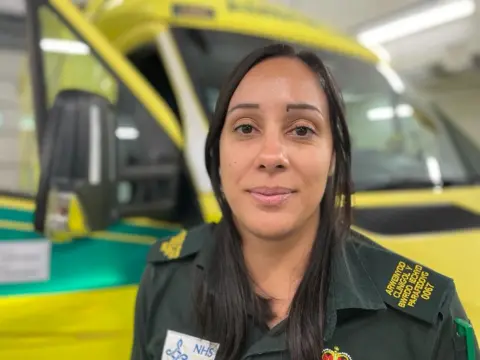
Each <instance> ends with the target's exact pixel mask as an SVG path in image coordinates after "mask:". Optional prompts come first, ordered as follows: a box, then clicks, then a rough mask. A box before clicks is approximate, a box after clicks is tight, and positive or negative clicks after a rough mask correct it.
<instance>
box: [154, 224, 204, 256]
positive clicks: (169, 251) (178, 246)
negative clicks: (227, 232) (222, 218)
mask: <svg viewBox="0 0 480 360" xmlns="http://www.w3.org/2000/svg"><path fill="white" fill-rule="evenodd" d="M207 236H211V232H210V228H209V225H208V224H205V225H201V226H199V227H196V228H193V229H191V230H189V231H187V230H181V231H179V232H178V233H177V234H175V235H173V236H170V237H166V238H162V239H160V240H158V241H157V242H156V243H155V244H153V245H152V247H151V248H150V251H149V253H148V255H147V262H149V263H161V262H167V261H172V260H176V259H181V258H185V257H187V256H190V255H194V254H196V253H198V252H199V251H200V249H201V248H202V246H203V243H204V242H205V238H206V237H207Z"/></svg>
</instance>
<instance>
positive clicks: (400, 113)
mask: <svg viewBox="0 0 480 360" xmlns="http://www.w3.org/2000/svg"><path fill="white" fill-rule="evenodd" d="M395 115H396V116H397V117H399V118H407V117H410V116H412V115H413V108H412V107H411V106H410V105H407V104H401V105H398V106H397V107H396V114H395V113H394V108H393V107H388V106H387V107H379V108H374V109H370V110H368V111H367V117H368V119H369V120H371V121H379V120H390V119H393V118H394V116H395Z"/></svg>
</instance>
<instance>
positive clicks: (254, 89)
mask: <svg viewBox="0 0 480 360" xmlns="http://www.w3.org/2000/svg"><path fill="white" fill-rule="evenodd" d="M324 100H325V94H324V92H323V90H322V88H321V86H320V83H319V80H318V76H317V74H315V73H314V72H313V71H312V70H311V69H310V68H309V67H308V66H307V65H306V64H305V63H304V62H303V61H301V60H300V59H297V58H287V57H282V58H273V59H268V60H265V61H263V62H261V63H259V64H257V65H256V66H255V67H253V68H252V69H251V70H250V71H249V72H248V73H247V74H246V75H245V77H244V78H243V79H242V81H241V82H240V84H239V85H238V87H237V89H236V90H235V92H234V93H233V96H232V98H231V100H230V104H229V108H231V107H233V106H236V105H238V103H240V102H250V103H262V102H265V103H270V102H272V101H274V102H279V103H282V102H313V103H317V104H318V103H323V102H324Z"/></svg>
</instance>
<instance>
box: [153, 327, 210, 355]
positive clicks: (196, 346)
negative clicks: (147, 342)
mask: <svg viewBox="0 0 480 360" xmlns="http://www.w3.org/2000/svg"><path fill="white" fill-rule="evenodd" d="M218 348H219V344H216V343H212V342H210V341H207V340H202V339H199V338H196V337H193V336H190V335H185V334H181V333H178V332H176V331H172V330H168V331H167V338H166V339H165V345H164V347H163V353H162V360H213V359H215V356H216V355H217V351H218Z"/></svg>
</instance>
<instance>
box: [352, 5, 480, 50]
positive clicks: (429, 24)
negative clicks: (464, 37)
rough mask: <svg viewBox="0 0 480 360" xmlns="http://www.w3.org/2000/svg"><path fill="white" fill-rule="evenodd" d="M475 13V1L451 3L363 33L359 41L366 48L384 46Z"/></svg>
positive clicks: (359, 36) (359, 35)
mask: <svg viewBox="0 0 480 360" xmlns="http://www.w3.org/2000/svg"><path fill="white" fill-rule="evenodd" d="M474 12H475V3H474V1H473V0H455V1H450V2H448V3H445V4H442V5H437V6H435V7H432V8H430V9H427V10H424V11H419V12H417V13H414V14H412V15H409V16H406V17H404V18H400V19H398V20H394V21H392V22H389V23H387V24H384V25H380V26H378V27H374V28H372V29H370V30H366V31H364V32H361V33H360V34H358V40H359V41H360V42H361V43H362V44H364V45H366V46H368V45H371V44H382V43H386V42H389V41H392V40H396V39H399V38H402V37H405V36H408V35H412V34H415V33H418V32H420V31H424V30H427V29H430V28H433V27H435V26H438V25H443V24H445V23H448V22H451V21H454V20H459V19H462V18H465V17H468V16H470V15H472V14H473V13H474Z"/></svg>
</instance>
